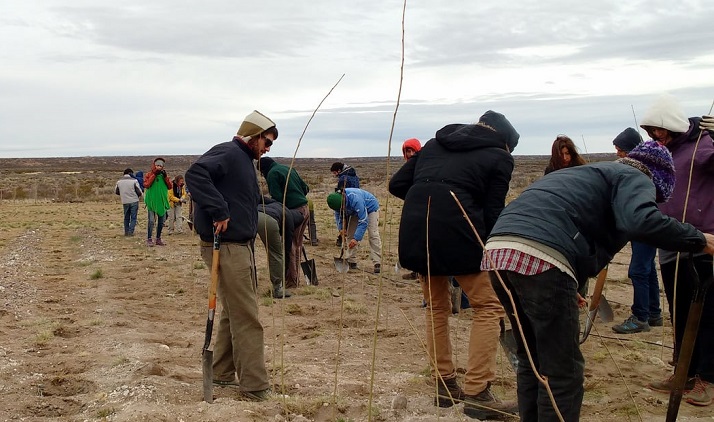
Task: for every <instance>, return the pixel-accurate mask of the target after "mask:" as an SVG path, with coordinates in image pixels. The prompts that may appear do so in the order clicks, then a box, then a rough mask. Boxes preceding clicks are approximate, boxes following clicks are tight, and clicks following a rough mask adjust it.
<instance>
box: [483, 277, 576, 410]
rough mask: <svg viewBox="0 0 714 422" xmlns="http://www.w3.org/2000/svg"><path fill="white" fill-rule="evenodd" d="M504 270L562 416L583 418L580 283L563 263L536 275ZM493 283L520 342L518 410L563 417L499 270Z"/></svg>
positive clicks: (518, 350) (507, 285)
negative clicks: (519, 322) (563, 269)
mask: <svg viewBox="0 0 714 422" xmlns="http://www.w3.org/2000/svg"><path fill="white" fill-rule="evenodd" d="M499 273H500V275H501V277H502V278H503V281H504V282H505V284H506V287H507V288H508V290H510V292H511V295H513V299H514V302H515V304H516V307H515V312H517V313H518V317H519V318H520V321H521V324H522V326H523V334H524V335H525V338H526V342H527V344H528V350H529V351H530V353H531V356H532V358H533V362H534V363H535V368H536V370H537V371H538V372H539V373H540V374H541V375H542V376H544V377H547V378H548V384H549V386H550V389H551V391H552V392H553V396H554V398H555V402H556V404H557V406H558V410H559V411H560V413H561V415H562V416H563V419H564V420H565V421H566V422H573V421H577V420H579V418H580V408H581V406H582V403H583V393H584V388H583V380H584V376H583V370H584V367H585V361H584V359H583V355H582V353H581V352H580V344H579V342H578V338H579V335H580V321H579V317H580V311H579V309H578V303H577V296H576V295H577V290H578V283H577V282H576V281H575V280H574V279H573V278H571V277H569V276H568V275H566V274H565V273H563V272H562V271H560V270H558V269H551V270H548V271H546V272H544V273H541V274H538V275H532V276H524V275H520V274H518V273H514V272H510V271H500V272H499ZM491 284H492V285H493V288H494V290H495V291H496V295H498V298H499V300H500V301H501V303H502V304H503V307H504V308H505V309H506V314H507V315H508V318H509V320H510V321H511V326H512V327H513V334H514V336H515V338H516V344H517V346H518V347H517V355H518V373H517V378H518V411H519V416H520V418H521V421H524V422H530V421H534V422H535V421H537V422H546V421H558V420H559V419H558V415H557V414H556V412H555V409H554V408H553V405H552V403H551V401H550V398H549V397H548V393H547V390H546V388H545V386H544V385H543V384H541V383H540V381H538V379H537V378H536V375H535V373H534V372H533V369H532V368H531V366H530V362H529V360H528V355H527V354H526V349H525V347H524V345H523V341H522V339H521V334H520V331H519V327H518V324H517V322H516V319H515V317H514V308H513V306H512V304H511V302H510V300H509V298H508V295H507V294H506V291H505V290H504V289H503V286H502V285H501V283H500V281H498V278H497V277H496V273H495V272H491Z"/></svg>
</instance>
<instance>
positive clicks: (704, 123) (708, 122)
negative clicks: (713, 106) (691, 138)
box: [699, 116, 714, 133]
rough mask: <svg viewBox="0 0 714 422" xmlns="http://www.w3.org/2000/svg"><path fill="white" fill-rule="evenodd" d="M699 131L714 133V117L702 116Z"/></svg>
mask: <svg viewBox="0 0 714 422" xmlns="http://www.w3.org/2000/svg"><path fill="white" fill-rule="evenodd" d="M699 129H701V130H708V131H709V132H710V133H714V116H702V120H701V121H700V122H699Z"/></svg>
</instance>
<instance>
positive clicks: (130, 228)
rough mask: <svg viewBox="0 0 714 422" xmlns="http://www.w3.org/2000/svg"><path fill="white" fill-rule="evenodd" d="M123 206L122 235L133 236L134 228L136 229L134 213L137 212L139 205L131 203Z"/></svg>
mask: <svg viewBox="0 0 714 422" xmlns="http://www.w3.org/2000/svg"><path fill="white" fill-rule="evenodd" d="M123 205H124V234H125V235H132V234H134V228H135V227H136V213H137V212H138V211H139V203H138V202H132V203H131V204H123Z"/></svg>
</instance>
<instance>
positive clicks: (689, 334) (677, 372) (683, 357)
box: [665, 253, 714, 422]
mask: <svg viewBox="0 0 714 422" xmlns="http://www.w3.org/2000/svg"><path fill="white" fill-rule="evenodd" d="M689 271H690V273H691V277H692V282H693V284H694V292H693V293H692V303H691V305H689V314H688V315H687V323H686V324H685V326H684V334H683V336H682V345H681V346H680V349H679V358H678V359H677V366H675V367H674V385H673V388H672V391H670V392H669V403H667V417H666V419H665V421H666V422H674V421H676V420H677V414H678V413H679V404H680V403H681V402H682V394H683V393H684V385H685V384H686V382H687V376H688V372H689V364H690V363H692V355H693V354H694V343H695V342H696V340H697V331H699V323H700V322H701V319H702V313H703V312H704V299H705V298H706V295H707V290H709V287H711V285H712V282H713V281H714V279H712V278H711V277H710V278H708V279H707V280H704V281H703V282H702V281H700V279H699V274H698V273H697V270H696V269H695V268H694V258H693V257H692V254H691V253H690V254H689Z"/></svg>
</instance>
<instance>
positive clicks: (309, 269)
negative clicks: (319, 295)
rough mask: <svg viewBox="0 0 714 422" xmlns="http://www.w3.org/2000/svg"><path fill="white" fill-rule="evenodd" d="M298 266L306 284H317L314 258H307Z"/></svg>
mask: <svg viewBox="0 0 714 422" xmlns="http://www.w3.org/2000/svg"><path fill="white" fill-rule="evenodd" d="M300 267H301V268H302V272H303V274H305V278H306V279H307V284H309V285H311V286H317V284H318V282H317V271H316V269H315V260H314V259H308V260H307V261H305V262H301V263H300Z"/></svg>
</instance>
